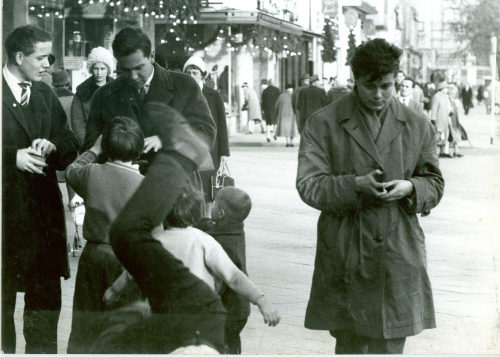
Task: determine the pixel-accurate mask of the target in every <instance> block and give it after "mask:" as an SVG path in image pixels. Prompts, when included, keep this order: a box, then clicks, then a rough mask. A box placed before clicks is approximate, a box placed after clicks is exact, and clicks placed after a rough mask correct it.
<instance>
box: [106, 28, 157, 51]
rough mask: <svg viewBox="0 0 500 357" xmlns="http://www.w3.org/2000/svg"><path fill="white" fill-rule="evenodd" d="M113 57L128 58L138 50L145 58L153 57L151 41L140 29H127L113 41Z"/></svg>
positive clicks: (119, 33)
mask: <svg viewBox="0 0 500 357" xmlns="http://www.w3.org/2000/svg"><path fill="white" fill-rule="evenodd" d="M112 47H113V55H114V56H115V57H116V58H119V57H123V56H128V55H129V54H131V53H134V52H135V51H137V50H140V51H142V53H143V54H144V56H145V57H149V56H150V55H151V40H150V39H149V37H148V35H146V34H145V33H144V32H142V30H141V29H140V28H134V27H125V28H124V29H122V30H121V31H120V32H118V33H117V34H116V36H115V39H114V40H113V44H112Z"/></svg>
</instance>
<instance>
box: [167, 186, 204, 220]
mask: <svg viewBox="0 0 500 357" xmlns="http://www.w3.org/2000/svg"><path fill="white" fill-rule="evenodd" d="M204 206H205V198H204V197H203V193H201V192H200V191H198V190H197V189H196V188H194V187H193V186H192V185H190V184H187V185H185V186H184V187H183V188H182V191H181V193H180V194H179V195H178V196H177V198H176V200H175V202H174V205H173V206H172V210H171V211H170V213H169V214H168V216H167V217H166V218H165V222H163V224H164V226H165V228H186V227H189V226H195V225H197V224H198V223H199V222H200V220H201V218H202V216H203V212H204Z"/></svg>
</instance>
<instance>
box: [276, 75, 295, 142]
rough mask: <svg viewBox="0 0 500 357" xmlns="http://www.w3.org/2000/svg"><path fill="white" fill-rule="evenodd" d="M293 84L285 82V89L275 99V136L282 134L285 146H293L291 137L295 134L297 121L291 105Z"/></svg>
mask: <svg viewBox="0 0 500 357" xmlns="http://www.w3.org/2000/svg"><path fill="white" fill-rule="evenodd" d="M292 93H293V85H292V84H287V85H286V87H285V91H284V92H283V93H282V94H281V95H280V96H279V98H278V100H277V101H276V106H275V111H276V118H277V122H278V124H277V126H276V136H284V137H285V140H286V147H293V138H294V137H295V136H297V122H296V120H295V115H294V114H293V106H292Z"/></svg>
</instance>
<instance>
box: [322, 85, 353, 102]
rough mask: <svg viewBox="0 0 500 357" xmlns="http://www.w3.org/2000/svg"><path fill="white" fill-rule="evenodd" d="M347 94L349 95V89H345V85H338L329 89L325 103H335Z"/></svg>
mask: <svg viewBox="0 0 500 357" xmlns="http://www.w3.org/2000/svg"><path fill="white" fill-rule="evenodd" d="M349 93H351V90H350V89H349V87H347V85H345V84H340V83H338V84H336V85H335V86H333V87H331V88H330V90H329V91H328V93H327V95H326V97H327V102H328V104H330V103H333V102H336V101H337V100H339V99H340V98H342V97H343V96H345V95H346V94H349Z"/></svg>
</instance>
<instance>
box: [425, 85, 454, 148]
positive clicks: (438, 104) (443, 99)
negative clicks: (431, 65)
mask: <svg viewBox="0 0 500 357" xmlns="http://www.w3.org/2000/svg"><path fill="white" fill-rule="evenodd" d="M436 81H437V83H436V94H434V96H433V97H432V104H431V114H430V118H431V121H432V122H433V123H434V125H435V127H436V135H437V147H438V155H439V157H445V158H450V157H452V156H451V155H450V142H449V141H448V137H449V135H450V120H451V115H452V108H451V104H450V101H449V99H448V83H447V82H446V78H445V77H444V76H439V77H437V78H436Z"/></svg>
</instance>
